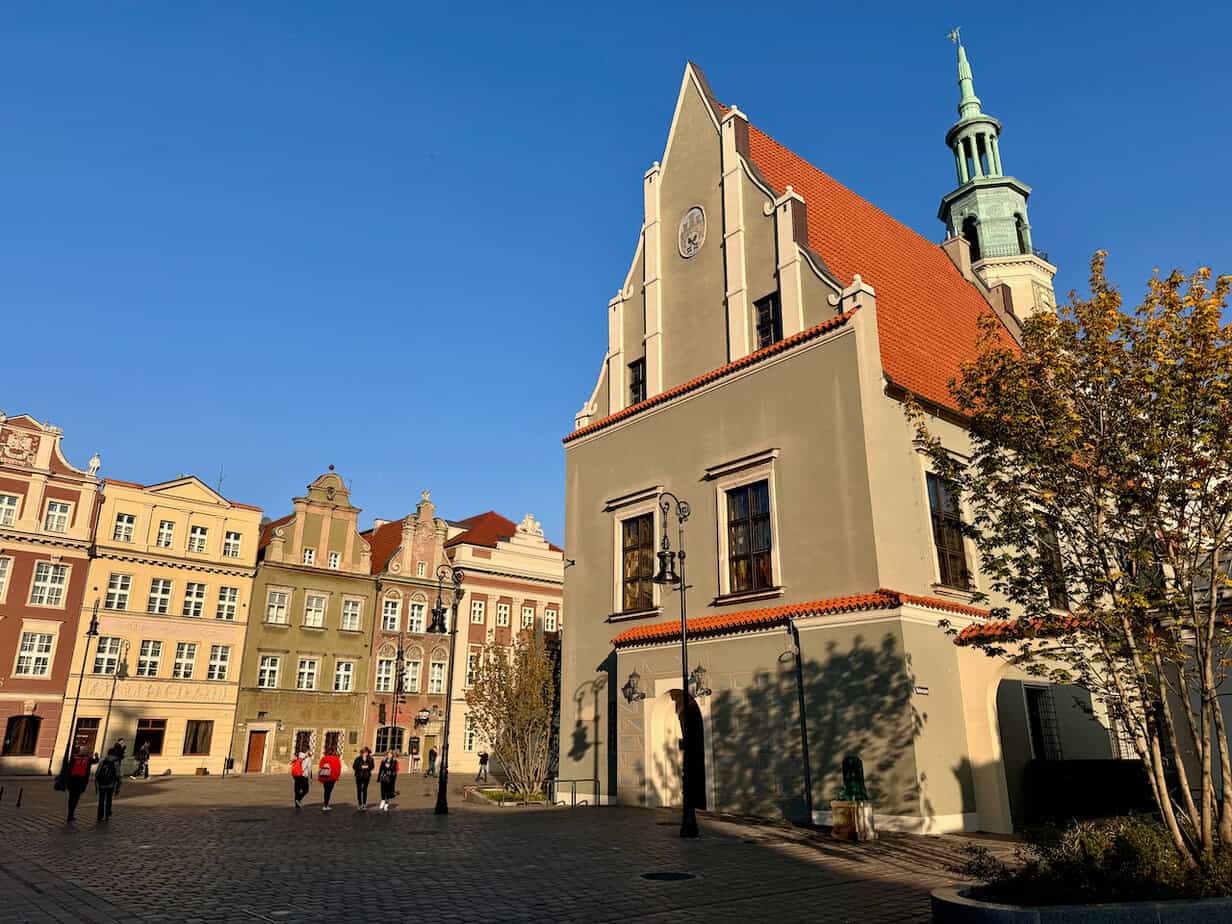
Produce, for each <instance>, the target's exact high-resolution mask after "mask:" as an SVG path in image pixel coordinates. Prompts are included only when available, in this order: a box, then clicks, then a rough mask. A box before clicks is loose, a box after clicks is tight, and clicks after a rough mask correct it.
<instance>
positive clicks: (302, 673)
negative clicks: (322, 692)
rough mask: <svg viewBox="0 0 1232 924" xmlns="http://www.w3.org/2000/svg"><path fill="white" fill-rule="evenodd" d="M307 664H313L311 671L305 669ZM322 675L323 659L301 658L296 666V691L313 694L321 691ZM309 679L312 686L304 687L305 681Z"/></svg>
mask: <svg viewBox="0 0 1232 924" xmlns="http://www.w3.org/2000/svg"><path fill="white" fill-rule="evenodd" d="M306 664H311V665H312V668H311V670H308V669H306V668H305V667H304V665H306ZM320 674H321V659H320V658H316V657H308V658H304V657H301V658H300V659H299V661H298V663H297V664H296V665H295V689H296V690H300V691H303V692H312V691H314V690H318V689H320V687H319V686H318V681H319V680H320ZM305 678H308V679H310V680H311V681H312V684H311V686H304V679H305Z"/></svg>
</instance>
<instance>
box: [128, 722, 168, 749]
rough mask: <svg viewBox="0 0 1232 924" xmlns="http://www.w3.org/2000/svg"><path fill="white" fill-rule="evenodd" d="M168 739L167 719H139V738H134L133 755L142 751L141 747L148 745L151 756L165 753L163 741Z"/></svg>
mask: <svg viewBox="0 0 1232 924" xmlns="http://www.w3.org/2000/svg"><path fill="white" fill-rule="evenodd" d="M166 737H167V720H166V719H138V720H137V736H136V737H135V738H133V753H134V754H135V753H137V752H138V751H140V750H141V745H143V744H148V745H149V746H150V753H151V754H161V753H162V752H163V739H164V738H166Z"/></svg>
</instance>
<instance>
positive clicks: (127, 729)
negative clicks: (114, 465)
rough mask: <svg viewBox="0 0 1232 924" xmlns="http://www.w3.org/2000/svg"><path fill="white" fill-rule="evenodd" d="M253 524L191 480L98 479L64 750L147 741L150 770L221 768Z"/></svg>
mask: <svg viewBox="0 0 1232 924" xmlns="http://www.w3.org/2000/svg"><path fill="white" fill-rule="evenodd" d="M260 521H261V511H260V509H259V508H257V507H251V506H248V505H246V504H239V503H236V502H234V501H229V500H227V499H226V498H224V497H222V496H221V495H219V494H218V493H217V492H215V491H213V490H212V489H211V488H210V487H209V486H208V485H206V484H205V483H203V482H202V481H201V480H200V479H198V478H196V477H194V476H185V477H181V478H177V479H175V480H174V481H168V482H164V483H161V484H154V485H140V484H134V483H132V482H125V481H116V480H112V479H108V480H107V481H106V482H104V486H103V500H102V504H101V508H100V511H99V515H98V524H97V527H96V542H95V557H94V558H93V559H92V560H91V562H90V573H89V579H88V581H87V583H86V589H85V596H84V600H83V603H82V607H83V611H82V618H81V619H80V621H79V628H78V632H77V638H76V646H75V651H74V653H73V658H72V668H71V673H70V675H69V680H68V685H67V691H66V693H67V698H66V703H65V709H64V710H63V717H62V719H61V723H60V732H59V738H58V745H57V747H58V750H59V751H60V752H62V751H63V750H64V749H65V747H66V746H67V745H68V743H69V736H70V734H71V735H72V738H73V743H74V745H80V746H83V747H86V748H88V749H90V750H91V751H98V752H100V753H101V752H103V751H106V750H107V749H109V748H110V747H111V746H112V744H113V743H114V742H115V741H116V740H117V739H121V738H122V739H123V740H124V742H125V745H126V747H127V756H128V757H129V758H131V757H132V756H133V755H134V754H136V752H137V750H138V748H140V746H141V744H142V743H143V742H144V743H148V744H149V745H150V755H151V756H150V768H149V769H150V773H151V775H155V774H160V773H164V772H168V771H169V772H171V773H174V774H191V773H197V772H200V771H206V772H209V773H211V774H215V773H220V772H222V770H223V768H224V766H225V764H226V760H227V757H228V756H229V750H230V745H231V731H232V728H233V726H234V723H235V704H236V698H237V694H238V690H239V679H240V667H241V664H240V661H241V659H242V657H243V653H244V633H245V629H246V627H247V624H248V618H249V614H248V604H249V599H250V597H251V593H252V581H253V574H254V572H255V569H256V557H257V544H258V534H259V531H260ZM95 613H97V617H98V625H97V636H92V635H90V634H89V630H90V625H91V618H92V616H94V615H95ZM83 663H84V675H83V674H82V671H83ZM79 680H80V684H81V699H80V704H79V705H78V707H77V710H76V711H77V718H76V720H75V722H74V721H72V719H71V717H72V713H73V703H74V701H75V697H76V691H77V689H78V683H79ZM130 766H131V762H126V765H125V769H126V770H127V769H129V767H130Z"/></svg>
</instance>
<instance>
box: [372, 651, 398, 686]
mask: <svg viewBox="0 0 1232 924" xmlns="http://www.w3.org/2000/svg"><path fill="white" fill-rule="evenodd" d="M372 687H373V689H374V690H375V691H376V692H377V693H392V692H393V689H394V659H393V658H377V661H376V680H375V681H374V682H373V684H372Z"/></svg>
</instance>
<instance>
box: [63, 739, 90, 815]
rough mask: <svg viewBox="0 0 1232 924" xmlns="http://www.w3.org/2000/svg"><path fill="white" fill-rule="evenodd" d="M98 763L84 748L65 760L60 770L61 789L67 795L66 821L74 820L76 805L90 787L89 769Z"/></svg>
mask: <svg viewBox="0 0 1232 924" xmlns="http://www.w3.org/2000/svg"><path fill="white" fill-rule="evenodd" d="M97 762H98V758H97V757H91V756H90V752H89V751H87V750H86V749H85V748H77V749H76V750H75V751H73V756H72V757H69V758H66V759H65V761H64V765H63V766H62V767H61V768H60V783H61V788H62V789H64V790H65V791H66V792H67V793H68V820H69V821H73V820H74V819H75V818H76V813H77V803H78V802H80V801H81V794H82V793H83V792H85V791H86V787H87V786H89V785H90V767H91V766H93V765H94V764H95V763H97Z"/></svg>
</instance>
